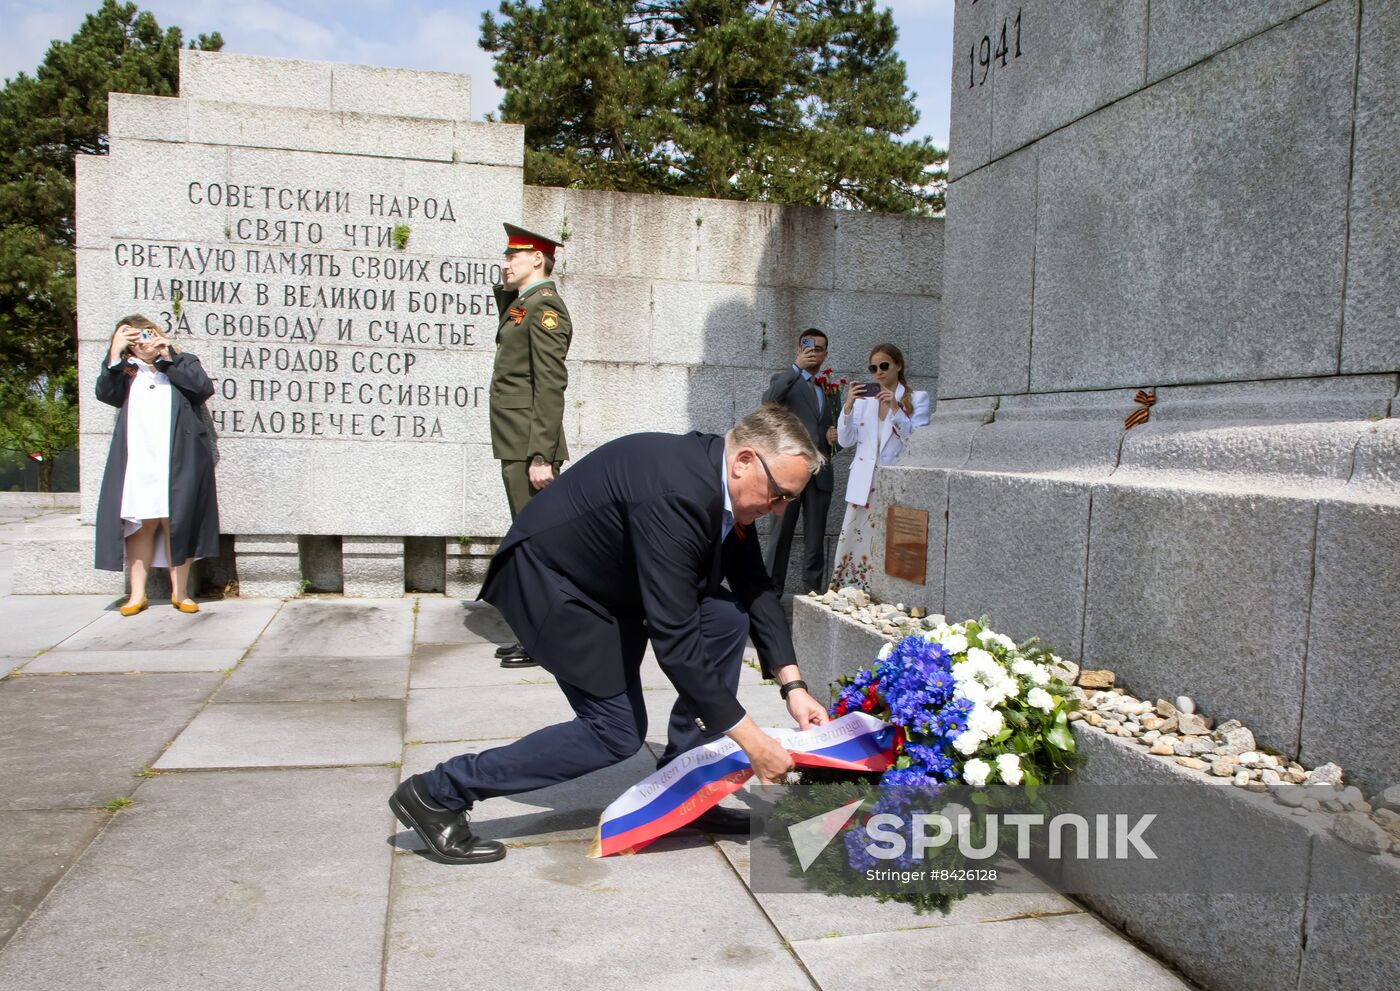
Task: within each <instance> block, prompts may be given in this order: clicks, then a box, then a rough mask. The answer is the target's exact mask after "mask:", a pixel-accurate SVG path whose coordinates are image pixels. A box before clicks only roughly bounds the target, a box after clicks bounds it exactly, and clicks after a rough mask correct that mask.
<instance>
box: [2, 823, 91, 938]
mask: <svg viewBox="0 0 1400 991" xmlns="http://www.w3.org/2000/svg"><path fill="white" fill-rule="evenodd" d="M103 818H104V816H103V814H102V813H100V812H93V811H86V812H80V811H69V812H47V811H46V812H0V836H3V837H4V840H3V841H0V947H3V946H4V945H5V943H6V941H7V940H9V938H10V936H11V935H13V934H14V931H15V930H16V929H18V928H19V927H20V924H21V923H23V922H24V920H25V919H27V918H28V917H29V913H30V912H32V911H34V909H35V907H36V906H37V905H38V904H39V902H40V901H42V900H43V898H44V896H45V895H46V894H48V892H49V889H50V888H52V887H53V885H54V883H55V882H56V881H57V880H58V879H59V878H60V877H62V876H63V872H64V871H66V870H67V869H68V868H70V867H72V866H73V863H74V861H76V860H77V859H78V857H79V856H80V855H81V854H82V852H83V849H84V848H85V847H86V846H87V845H88V843H89V842H90V841H91V840H92V838H93V837H94V836H96V835H97V830H98V828H99V827H100V826H101V824H102V820H103Z"/></svg>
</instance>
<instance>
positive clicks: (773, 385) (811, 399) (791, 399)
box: [763, 365, 841, 492]
mask: <svg viewBox="0 0 1400 991" xmlns="http://www.w3.org/2000/svg"><path fill="white" fill-rule="evenodd" d="M763 401H764V402H765V403H782V404H783V405H784V406H786V407H787V408H788V409H790V410H791V411H792V412H793V414H794V415H796V417H797V418H798V419H799V420H801V421H802V425H803V426H804V427H806V428H807V433H808V434H810V435H811V437H812V443H814V444H816V445H817V450H818V451H820V452H821V453H822V454H824V455H826V459H827V461H826V464H825V465H823V466H822V470H821V471H819V472H817V474H816V477H814V478H813V479H812V485H813V486H815V488H816V490H817V491H818V492H830V491H831V486H832V481H833V478H834V470H833V468H832V464H831V445H830V444H828V443H827V441H826V428H827V427H834V426H836V413H837V412H838V410H839V407H837V405H836V404H839V403H840V402H841V398H840V396H827V397H826V400H825V403H824V405H823V406H822V409H821V410H820V411H818V410H817V390H816V389H815V388H814V387H813V385H812V383H811V382H808V381H807V380H806V379H804V378H803V377H802V373H801V372H799V371H798V370H797V369H796V368H794V367H792V366H791V365H789V366H788V367H787V368H784V369H783V370H782V371H780V372H777V373H775V374H774V375H773V377H772V379H770V380H769V382H768V389H767V391H766V392H764V393H763Z"/></svg>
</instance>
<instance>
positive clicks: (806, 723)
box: [787, 688, 831, 729]
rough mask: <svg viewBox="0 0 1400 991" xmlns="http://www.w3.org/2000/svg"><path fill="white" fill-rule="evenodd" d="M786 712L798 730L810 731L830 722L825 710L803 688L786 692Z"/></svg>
mask: <svg viewBox="0 0 1400 991" xmlns="http://www.w3.org/2000/svg"><path fill="white" fill-rule="evenodd" d="M787 710H788V714H789V715H790V716H792V718H793V721H794V722H796V723H797V728H798V729H811V728H812V727H813V726H821V725H823V724H824V723H827V722H830V721H831V717H830V716H828V715H827V714H826V709H825V708H824V707H823V706H822V704H821V703H820V702H818V701H817V700H816V699H814V698H813V697H812V694H811V693H810V692H808V691H807V689H805V688H794V689H793V690H792V691H790V692H788V697H787Z"/></svg>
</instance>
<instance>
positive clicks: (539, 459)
mask: <svg viewBox="0 0 1400 991" xmlns="http://www.w3.org/2000/svg"><path fill="white" fill-rule="evenodd" d="M530 464H531V466H533V467H535V468H539V467H541V466H542V465H543V464H544V455H543V454H535V455H532V456H531V457H530Z"/></svg>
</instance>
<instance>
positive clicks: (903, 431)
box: [831, 344, 930, 592]
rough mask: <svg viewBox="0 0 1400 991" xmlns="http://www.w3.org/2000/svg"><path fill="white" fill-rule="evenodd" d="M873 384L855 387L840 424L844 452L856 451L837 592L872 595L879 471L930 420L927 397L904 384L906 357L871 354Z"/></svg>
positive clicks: (834, 581)
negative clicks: (849, 589)
mask: <svg viewBox="0 0 1400 991" xmlns="http://www.w3.org/2000/svg"><path fill="white" fill-rule="evenodd" d="M869 367H870V374H871V376H872V377H873V378H874V381H873V382H868V383H855V384H853V385H851V386H850V387H849V388H848V389H847V390H846V402H845V405H844V406H843V407H842V409H841V417H840V419H839V420H837V422H836V434H837V440H838V442H839V443H840V444H841V446H842V447H854V448H855V451H856V453H855V460H854V461H853V462H852V464H851V473H850V475H849V477H848V479H847V482H846V517H845V519H844V520H843V521H842V523H841V536H840V538H839V539H838V540H837V541H836V565H835V567H834V568H833V569H832V574H831V587H832V588H833V589H839V588H842V587H844V586H847V585H854V586H856V587H857V588H860V589H862V590H864V591H866V592H869V591H870V563H871V549H872V548H873V547H874V546H875V540H876V538H877V536H878V534H879V530H880V527H881V520H880V519H879V517H878V516H877V514H875V513H872V512H871V511H870V506H871V504H872V503H873V502H874V501H875V500H874V495H875V469H876V467H877V466H879V465H887V464H893V463H894V461H895V459H896V458H898V457H899V452H900V451H901V450H902V449H903V446H904V442H905V441H906V440H908V439H909V435H910V434H912V433H913V432H914V429H915V428H916V427H922V426H925V425H926V424H927V423H928V420H929V405H930V404H929V396H928V393H927V392H913V391H912V390H910V388H909V384H908V383H907V382H906V381H905V380H904V352H902V351H900V350H899V348H897V347H896V346H895V345H893V344H877V345H876V346H875V347H874V348H873V349H871V352H870V366H869Z"/></svg>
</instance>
